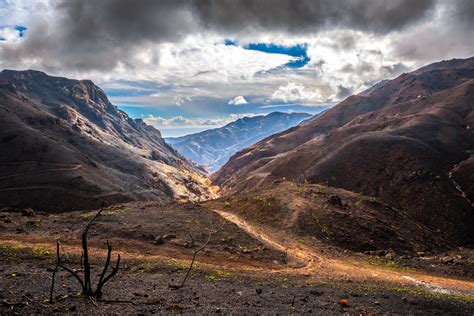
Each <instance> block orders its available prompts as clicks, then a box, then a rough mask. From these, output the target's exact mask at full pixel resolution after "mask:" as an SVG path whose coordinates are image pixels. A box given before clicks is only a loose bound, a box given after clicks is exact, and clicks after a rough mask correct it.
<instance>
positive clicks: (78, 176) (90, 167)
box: [0, 70, 209, 211]
mask: <svg viewBox="0 0 474 316" xmlns="http://www.w3.org/2000/svg"><path fill="white" fill-rule="evenodd" d="M0 179H1V181H0V207H5V206H13V207H33V208H36V209H41V210H49V211H60V210H61V211H63V210H76V209H87V208H94V207H97V206H98V205H100V204H101V203H102V202H105V203H114V202H119V201H130V200H137V199H139V200H154V199H160V198H164V197H178V196H185V197H186V198H190V199H194V200H196V199H202V198H206V197H208V196H209V191H208V189H207V186H206V184H205V183H204V182H205V181H206V180H205V179H204V178H203V176H202V172H201V170H199V169H197V168H196V167H195V166H194V165H192V164H191V163H189V162H188V161H187V160H186V159H185V158H183V157H182V156H180V155H179V154H178V153H177V152H176V151H175V150H174V149H173V148H171V147H170V146H169V145H167V144H166V143H165V141H164V140H163V138H162V137H161V135H160V132H159V131H158V130H156V129H154V128H153V127H151V126H148V125H146V124H145V123H144V122H143V121H141V120H134V119H131V118H129V117H128V116H127V114H125V113H124V112H123V111H121V110H119V109H117V108H116V107H115V106H114V105H112V104H111V103H110V102H109V100H108V99H107V96H106V95H105V93H104V91H102V90H101V89H100V88H99V87H97V86H96V85H94V84H93V83H92V82H91V81H89V80H81V81H78V80H70V79H67V78H61V77H51V76H48V75H46V74H45V73H42V72H38V71H30V70H29V71H10V70H4V71H2V72H1V73H0Z"/></svg>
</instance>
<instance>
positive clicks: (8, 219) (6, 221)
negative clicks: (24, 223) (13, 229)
mask: <svg viewBox="0 0 474 316" xmlns="http://www.w3.org/2000/svg"><path fill="white" fill-rule="evenodd" d="M3 222H4V223H7V224H8V223H11V222H12V219H11V218H9V217H7V218H5V219H4V220H3Z"/></svg>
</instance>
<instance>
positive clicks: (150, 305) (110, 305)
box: [0, 58, 474, 315]
mask: <svg viewBox="0 0 474 316" xmlns="http://www.w3.org/2000/svg"><path fill="white" fill-rule="evenodd" d="M473 69H474V59H473V58H469V59H463V60H450V61H443V62H440V63H435V64H432V65H428V66H426V67H423V68H421V69H418V70H416V71H414V72H411V73H408V74H402V75H400V76H399V77H397V78H395V79H393V80H388V81H383V82H381V83H380V84H377V85H375V86H374V87H372V88H370V89H369V90H367V91H365V92H363V93H360V94H358V95H353V96H350V97H348V98H346V99H345V100H344V101H342V102H341V103H339V104H337V105H335V106H334V107H332V108H330V109H328V110H327V111H325V112H323V113H321V114H319V115H315V116H313V117H311V118H310V119H306V120H305V121H304V122H303V123H301V124H300V122H301V121H302V120H303V119H305V118H307V115H306V114H303V115H301V114H298V113H293V114H292V115H289V114H285V113H279V112H274V113H272V114H269V115H267V116H262V117H252V118H245V119H240V120H238V121H236V122H234V123H231V124H229V125H226V126H225V127H224V128H223V129H221V130H211V131H207V132H203V133H201V134H197V135H191V136H190V137H189V139H188V138H186V137H184V140H181V141H183V142H187V143H186V146H188V147H189V146H191V145H192V146H194V145H196V144H195V142H197V140H199V141H200V142H201V141H202V142H201V143H199V144H198V147H195V148H203V147H206V148H208V149H209V148H211V149H209V150H211V151H212V148H214V147H212V146H211V145H212V144H211V143H212V142H217V143H219V142H223V145H222V146H220V147H219V148H221V149H222V150H224V151H225V150H227V149H229V148H227V147H226V146H230V149H232V150H231V151H229V152H228V153H226V154H225V155H224V156H225V157H229V156H230V155H231V154H230V153H234V154H233V155H232V156H231V157H230V159H229V160H228V161H227V162H225V163H224V160H226V159H227V158H226V159H224V160H223V161H221V163H222V164H223V166H222V167H221V168H220V169H218V166H220V164H218V165H215V166H214V167H215V171H216V172H215V173H213V174H212V176H209V174H208V172H207V171H208V170H206V168H203V167H202V166H199V165H198V164H196V163H193V162H191V161H190V160H189V159H187V158H185V157H184V156H186V155H185V154H184V153H180V151H179V150H176V149H174V148H173V147H172V146H170V145H168V144H167V143H166V141H165V139H164V138H163V137H162V136H161V133H160V132H159V131H158V130H157V129H155V128H154V127H152V126H150V125H147V124H146V123H145V122H144V121H143V120H141V119H133V118H130V117H129V116H128V115H127V114H126V113H125V112H122V111H121V110H119V109H118V108H117V107H116V106H115V105H113V104H112V103H110V101H109V100H108V98H107V96H106V95H105V92H104V91H103V90H102V89H100V88H99V87H98V86H96V85H94V84H93V83H92V82H91V81H88V80H72V79H67V78H63V77H53V76H49V75H47V74H45V73H42V72H37V71H31V70H29V71H9V70H4V71H2V73H1V74H0V124H1V125H0V126H1V128H2V130H1V131H0V149H1V151H0V277H1V281H2V291H1V293H0V301H1V302H2V305H1V307H0V311H1V313H2V314H3V313H5V314H16V313H21V314H25V313H27V314H28V313H33V314H35V313H79V314H84V313H95V312H98V313H145V314H148V313H163V312H170V313H193V312H198V313H265V312H266V311H268V310H271V311H274V312H277V313H298V314H299V313H310V312H313V313H328V314H334V313H346V312H347V313H350V314H364V315H371V314H385V313H392V312H394V311H396V312H397V313H401V314H413V313H415V314H417V313H429V314H459V315H464V314H466V315H470V314H472V313H473V312H474V249H473V243H472V242H473V240H474V239H473V238H474V235H473V230H472V227H473V225H474V210H473V208H472V202H471V201H472V200H473V197H472V192H473V182H472V172H471V171H472V161H473V160H472V154H473V152H472V148H474V143H473V140H474V135H473V129H472V126H474V121H473V119H474V116H473V115H474V114H473V113H474V107H473V106H474V103H473V100H474V70H473ZM253 120H256V121H253ZM261 120H263V121H265V122H262V121H261ZM255 122H257V123H255ZM272 124H273V125H272ZM286 124H289V125H290V126H291V127H290V126H287V125H286ZM237 125H241V126H240V127H239V128H238V129H237V127H238V126H237ZM236 126H237V127H236ZM242 126H243V127H242ZM251 126H253V127H252V128H250V127H251ZM255 126H256V127H255ZM229 130H231V131H229ZM244 130H245V131H246V132H243V131H244ZM216 133H217V134H219V135H218V136H216ZM209 134H211V136H209ZM241 134H242V135H241ZM244 134H245V135H244ZM264 134H265V137H264V136H263V135H264ZM267 134H268V135H267ZM205 135H208V136H209V137H208V136H205ZM244 136H245V137H244ZM247 136H248V137H247ZM250 136H256V138H252V137H250ZM257 136H258V137H257ZM216 139H218V140H217V141H216ZM239 140H243V143H246V142H250V143H249V144H248V145H250V146H249V147H246V146H247V145H245V146H244V145H242V146H243V147H246V148H240V147H239V148H237V147H235V148H234V147H233V145H228V144H229V143H228V142H231V143H233V144H235V143H236V142H237V143H238V141H239ZM172 141H173V140H171V141H170V142H172ZM174 141H176V140H174ZM188 141H189V142H188ZM179 144H180V142H179V141H177V142H175V144H174V146H178V145H179ZM190 144H191V145H190ZM181 150H182V149H181ZM206 150H207V149H206ZM213 154H216V155H221V154H222V153H219V151H216V152H213ZM183 155H184V156H183ZM196 155H197V156H198V157H202V158H205V159H207V158H209V157H208V155H207V154H205V153H204V152H200V151H196ZM212 159H214V158H212ZM212 159H211V160H212ZM99 209H100V210H101V211H100V212H101V213H100V216H98V217H97V218H96V217H95V214H96V213H97V212H98V210H99ZM93 219H94V220H95V221H94V222H93V224H90V225H91V227H90V228H91V230H90V233H89V241H90V244H89V246H90V248H89V255H90V256H91V259H90V260H91V262H92V279H93V280H94V282H97V279H98V278H100V279H102V278H101V277H100V275H101V274H100V269H101V267H102V264H103V262H104V261H107V262H109V261H110V258H108V252H107V249H108V248H107V246H108V243H110V245H111V246H112V249H113V251H112V256H113V257H112V258H113V259H112V260H115V258H114V257H115V256H116V255H118V254H119V255H120V256H121V261H120V262H119V263H118V266H117V271H118V273H117V275H116V276H114V278H112V279H111V280H110V282H109V283H107V285H106V287H105V289H104V297H103V298H100V300H97V298H93V297H88V296H87V295H85V294H84V293H83V292H81V290H80V286H79V283H78V282H77V280H76V279H74V276H73V275H71V274H68V273H66V272H65V271H63V270H61V271H59V272H58V273H57V280H56V286H55V288H54V293H53V294H54V295H53V296H52V298H53V300H51V298H50V296H49V295H50V292H49V291H50V286H51V280H52V271H54V266H55V263H56V260H57V258H56V253H55V249H56V243H57V242H58V241H60V248H58V249H60V250H59V251H60V255H61V257H62V258H63V259H62V260H64V264H67V265H68V266H69V267H71V269H73V270H72V271H77V272H78V273H82V272H84V271H85V270H86V269H85V264H83V262H82V260H85V259H83V258H84V250H83V245H84V241H82V242H81V239H80V235H81V232H82V231H83V229H84V227H89V226H87V225H88V223H92V222H91V220H93ZM58 247H59V246H58ZM198 250H199V253H197V251H198ZM201 250H202V251H201ZM194 256H195V260H194V259H193V258H194ZM191 262H192V264H193V265H194V266H193V267H192V269H189V270H188V267H189V265H190V264H191ZM104 271H105V270H104ZM188 271H189V273H190V274H189V277H188V278H187V279H186V283H185V284H184V285H183V286H182V287H178V288H177V287H176V284H179V282H181V280H183V278H184V277H185V275H187V272H188Z"/></svg>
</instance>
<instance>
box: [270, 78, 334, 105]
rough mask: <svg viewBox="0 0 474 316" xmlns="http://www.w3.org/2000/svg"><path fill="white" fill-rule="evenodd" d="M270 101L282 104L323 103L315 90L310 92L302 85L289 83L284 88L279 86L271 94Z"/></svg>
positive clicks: (319, 94)
mask: <svg viewBox="0 0 474 316" xmlns="http://www.w3.org/2000/svg"><path fill="white" fill-rule="evenodd" d="M272 99H273V100H277V101H283V102H302V103H316V102H323V101H325V100H324V99H323V97H322V95H321V93H319V91H316V90H310V89H307V88H306V87H304V86H302V85H298V84H296V83H293V82H289V83H288V84H287V85H286V86H280V87H278V89H277V90H276V91H275V92H274V93H273V94H272Z"/></svg>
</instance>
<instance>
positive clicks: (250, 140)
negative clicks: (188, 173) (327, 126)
mask: <svg viewBox="0 0 474 316" xmlns="http://www.w3.org/2000/svg"><path fill="white" fill-rule="evenodd" d="M309 117H311V115H310V114H306V113H282V112H273V113H270V114H268V115H259V116H254V117H244V118H240V119H238V120H236V121H234V122H231V123H229V124H227V125H225V126H223V127H220V128H215V129H211V130H207V131H203V132H200V133H196V134H190V135H186V136H182V137H175V138H166V142H168V143H169V144H171V145H172V146H173V147H174V148H176V150H177V151H178V152H179V153H180V154H182V155H183V156H185V157H186V158H188V159H189V160H191V161H193V162H195V163H197V164H199V165H204V166H206V167H207V168H208V170H209V171H210V172H211V173H212V172H215V171H217V170H218V169H219V168H220V167H221V166H222V165H224V164H225V163H226V162H227V161H228V160H229V158H230V157H231V156H232V155H233V154H235V153H236V152H237V151H239V150H242V149H244V148H246V147H248V146H250V145H252V144H254V143H256V142H258V141H260V140H262V139H264V138H266V137H268V136H270V135H273V134H276V133H279V132H282V131H284V130H287V129H288V128H290V127H293V126H295V125H297V124H299V123H300V122H301V121H303V120H305V119H307V118H309Z"/></svg>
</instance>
